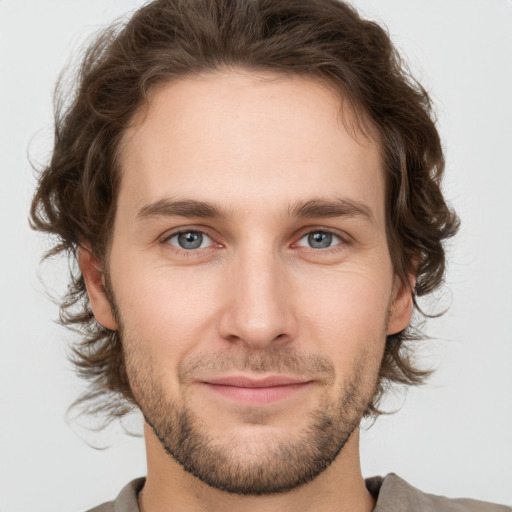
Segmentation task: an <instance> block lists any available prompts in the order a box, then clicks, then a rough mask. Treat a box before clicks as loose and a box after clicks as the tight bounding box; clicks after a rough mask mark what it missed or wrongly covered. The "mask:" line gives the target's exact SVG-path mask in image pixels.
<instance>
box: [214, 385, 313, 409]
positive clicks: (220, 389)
mask: <svg viewBox="0 0 512 512" xmlns="http://www.w3.org/2000/svg"><path fill="white" fill-rule="evenodd" d="M204 384H205V385H206V386H207V387H208V388H209V389H210V390H211V391H213V392H214V393H217V394H219V395H221V396H223V397H225V398H229V399H231V400H233V401H235V402H239V403H242V404H245V405H251V404H253V405H260V404H270V403H273V402H278V401H280V400H284V399H285V398H289V397H291V396H293V395H295V394H297V393H298V392H300V391H303V390H304V389H306V388H308V387H309V386H310V385H311V384H312V383H311V382H304V383H299V384H287V385H284V386H271V387H266V388H241V387H237V386H226V385H220V384H210V383H208V382H206V383H204Z"/></svg>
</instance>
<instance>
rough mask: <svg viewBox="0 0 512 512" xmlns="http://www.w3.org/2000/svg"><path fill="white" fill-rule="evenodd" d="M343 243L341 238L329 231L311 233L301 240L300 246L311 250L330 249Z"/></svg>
mask: <svg viewBox="0 0 512 512" xmlns="http://www.w3.org/2000/svg"><path fill="white" fill-rule="evenodd" d="M341 242H342V240H341V238H340V237H339V236H336V235H335V234H334V233H330V232H329V231H311V232H310V233H308V234H306V235H304V236H303V237H302V238H301V239H300V241H299V244H298V245H300V246H301V247H310V248H311V249H329V248H330V247H333V245H338V244H340V243H341Z"/></svg>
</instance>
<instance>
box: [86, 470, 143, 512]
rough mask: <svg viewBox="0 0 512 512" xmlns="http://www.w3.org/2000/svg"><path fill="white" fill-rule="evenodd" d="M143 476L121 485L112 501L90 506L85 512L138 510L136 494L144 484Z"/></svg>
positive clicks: (130, 511) (135, 511)
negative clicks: (123, 485) (121, 487)
mask: <svg viewBox="0 0 512 512" xmlns="http://www.w3.org/2000/svg"><path fill="white" fill-rule="evenodd" d="M145 481H146V479H145V478H137V479H135V480H132V481H131V482H130V483H129V484H128V485H126V486H125V487H123V489H122V490H121V492H120V493H119V494H118V496H117V498H116V499H115V500H114V501H109V502H107V503H103V504H102V505H98V506H97V507H94V508H91V509H90V510H88V511H87V512H139V505H138V502H137V494H138V493H139V491H140V490H141V489H142V487H143V486H144V482H145Z"/></svg>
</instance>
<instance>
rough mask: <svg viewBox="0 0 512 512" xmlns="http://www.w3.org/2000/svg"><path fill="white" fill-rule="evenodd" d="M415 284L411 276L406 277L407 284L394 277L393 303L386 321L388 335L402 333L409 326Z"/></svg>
mask: <svg viewBox="0 0 512 512" xmlns="http://www.w3.org/2000/svg"><path fill="white" fill-rule="evenodd" d="M415 282H416V280H415V277H414V276H413V275H408V282H406V283H404V282H403V280H402V279H400V278H399V277H398V276H395V283H394V286H393V302H392V303H391V311H390V313H389V321H388V330H387V334H388V335H391V334H396V333H397V332H400V331H403V330H404V329H405V328H406V327H407V326H408V325H409V323H410V321H411V316H412V309H413V299H412V294H413V290H414V285H415Z"/></svg>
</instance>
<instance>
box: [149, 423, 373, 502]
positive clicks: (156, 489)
mask: <svg viewBox="0 0 512 512" xmlns="http://www.w3.org/2000/svg"><path fill="white" fill-rule="evenodd" d="M144 431H145V439H146V450H147V461H148V475H147V479H146V484H145V485H144V489H143V491H142V492H141V494H140V495H139V506H140V510H141V512H170V511H171V510H172V511H178V512H210V511H211V512H213V511H217V510H222V511H224V512H241V511H244V512H259V511H262V510H264V511H265V512H278V511H279V512H285V511H290V512H292V511H293V512H313V511H314V512H348V511H350V512H370V511H371V510H372V509H373V507H374V504H375V503H374V500H373V498H372V496H371V495H370V493H369V492H368V490H367V489H366V486H365V483H364V479H363V477H362V474H361V468H360V462H359V431H358V430H357V429H356V430H355V431H354V432H353V433H352V435H351V437H350V438H349V440H348V441H347V443H346V444H345V446H344V448H343V450H342V451H341V453H340V454H339V455H338V457H337V458H336V460H335V461H334V462H333V463H332V464H331V465H330V466H329V467H328V468H327V469H326V470H325V471H323V472H322V473H321V474H320V475H319V476H318V477H316V478H315V479H314V480H313V481H311V482H309V483H307V484H305V485H302V486H300V487H298V488H296V489H294V490H292V491H289V492H285V493H281V494H272V495H268V496H240V495H237V494H231V493H227V492H223V491H219V490H217V489H213V488H212V487H210V486H208V485H206V484H204V483H203V482H201V481H200V480H198V479H197V478H196V477H194V476H192V475H191V474H189V473H188V472H186V471H185V470H184V469H183V467H182V466H181V465H179V464H178V463H177V462H175V461H174V459H172V457H170V456H169V455H168V454H167V453H166V452H165V451H164V449H163V447H162V445H161V444H160V441H159V440H158V438H157V437H156V436H155V434H154V433H153V431H152V429H151V428H150V427H149V426H148V425H147V424H146V425H145V427H144Z"/></svg>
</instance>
